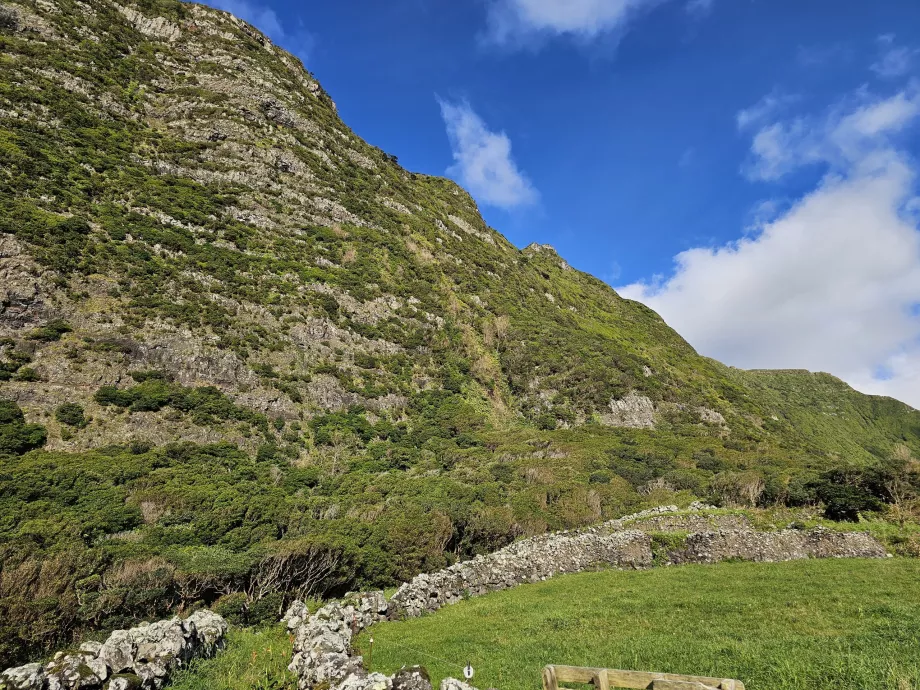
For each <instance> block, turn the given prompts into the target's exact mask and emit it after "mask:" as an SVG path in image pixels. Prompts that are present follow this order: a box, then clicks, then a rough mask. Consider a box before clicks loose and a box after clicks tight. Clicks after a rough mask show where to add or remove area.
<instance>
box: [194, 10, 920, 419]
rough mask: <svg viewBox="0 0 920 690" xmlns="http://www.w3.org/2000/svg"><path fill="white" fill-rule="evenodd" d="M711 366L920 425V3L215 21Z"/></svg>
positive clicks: (313, 13) (272, 13) (301, 14)
mask: <svg viewBox="0 0 920 690" xmlns="http://www.w3.org/2000/svg"><path fill="white" fill-rule="evenodd" d="M211 4H213V5H215V6H218V7H221V8H223V9H227V10H229V11H232V12H233V13H234V14H237V15H238V16H241V17H242V18H244V19H247V20H249V21H251V22H252V23H254V24H255V25H256V26H258V27H259V28H260V29H262V30H263V31H265V32H266V33H268V34H269V36H271V37H272V38H273V40H274V41H275V42H276V43H278V44H279V45H281V46H283V47H285V48H287V49H288V50H290V51H291V52H294V53H295V54H297V55H299V56H300V57H301V58H302V59H303V60H304V62H305V64H306V66H307V67H308V69H310V70H311V71H312V72H313V73H314V74H315V75H316V76H317V78H318V79H319V80H320V81H321V82H322V83H323V85H324V87H325V88H326V90H327V91H328V92H329V93H330V94H331V95H332V97H333V98H334V99H335V101H336V103H337V104H338V107H339V112H340V114H341V115H342V118H343V119H344V120H345V122H346V123H348V125H349V126H351V127H352V128H353V129H354V130H355V131H356V132H357V133H358V134H359V135H360V136H362V137H363V138H364V139H366V140H367V141H369V142H371V143H373V144H375V145H377V146H380V147H381V148H383V149H384V150H386V151H388V152H390V153H392V154H395V155H397V156H398V157H399V160H400V163H401V164H402V165H404V166H405V167H406V168H408V169H410V170H415V171H419V172H425V173H430V174H448V175H450V176H452V177H454V178H455V179H457V180H458V181H459V182H461V183H462V184H464V186H466V187H467V188H468V189H469V190H470V191H471V192H472V193H473V195H474V196H475V197H476V198H477V200H478V201H479V203H480V207H481V209H482V211H483V214H484V216H485V218H486V220H487V222H488V223H489V224H490V225H492V226H493V227H495V228H496V229H497V230H499V231H500V232H502V233H503V234H505V235H506V236H507V237H508V238H509V239H510V240H512V241H513V242H514V243H515V244H517V245H519V246H524V245H526V244H529V243H530V242H541V243H549V244H552V245H553V246H554V247H556V248H557V250H558V251H559V253H560V254H561V255H563V256H564V257H565V258H566V259H567V260H568V261H569V262H570V263H571V264H573V265H574V266H576V267H578V268H580V269H582V270H585V271H588V272H590V273H593V274H595V275H597V276H599V277H601V278H603V279H605V280H607V281H608V282H610V283H611V285H613V286H614V287H616V288H618V289H619V290H620V291H621V292H622V293H623V294H624V295H627V296H629V297H633V298H636V299H641V300H642V301H645V302H646V303H648V304H649V305H650V306H652V307H653V308H655V309H656V310H658V311H659V312H660V313H661V314H662V315H663V316H664V317H665V319H666V320H668V322H669V323H671V324H672V325H673V326H675V327H676V328H677V329H678V331H679V332H681V333H682V334H683V335H684V336H685V337H686V338H687V339H688V340H690V342H691V343H692V344H693V345H694V346H695V347H696V348H697V349H698V350H699V351H701V352H702V353H703V354H706V355H710V356H714V357H717V358H719V359H721V360H723V361H726V362H727V363H730V364H736V365H738V366H745V367H789V368H792V367H795V368H809V369H817V370H824V371H831V372H832V373H835V374H837V375H839V376H841V377H843V378H845V379H846V380H848V381H849V382H851V383H852V384H854V385H856V386H857V387H859V388H860V389H862V390H866V391H869V392H878V393H885V394H891V395H894V396H896V397H899V398H901V399H904V400H906V401H908V402H910V403H912V404H913V405H915V406H917V407H920V307H918V305H920V231H918V215H920V201H918V200H917V186H916V172H917V171H918V163H917V157H918V155H920V126H918V125H920V2H918V0H452V1H449V0H387V1H386V2H383V1H381V0H340V1H339V2H335V3H331V2H291V1H290V0H213V1H212V3H211Z"/></svg>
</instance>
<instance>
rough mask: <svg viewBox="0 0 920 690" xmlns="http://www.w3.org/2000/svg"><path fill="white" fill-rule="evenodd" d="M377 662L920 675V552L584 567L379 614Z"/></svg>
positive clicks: (897, 682)
mask: <svg viewBox="0 0 920 690" xmlns="http://www.w3.org/2000/svg"><path fill="white" fill-rule="evenodd" d="M370 635H373V637H374V649H373V661H372V663H373V670H375V671H384V672H387V673H390V672H393V671H395V670H397V669H398V668H400V667H401V666H403V665H411V664H421V665H424V666H426V667H427V668H428V669H429V671H430V672H431V674H432V679H433V680H435V681H438V680H440V679H441V678H443V677H446V676H449V675H451V676H454V677H460V674H461V672H462V666H463V665H464V664H465V663H466V662H467V661H472V662H473V666H474V668H475V669H476V677H475V683H474V684H475V685H476V686H477V687H480V688H488V687H496V688H500V690H534V689H535V688H538V687H539V685H540V670H541V668H542V667H543V666H544V665H545V664H549V663H556V664H571V665H576V666H605V667H610V668H627V669H636V670H648V671H663V672H673V673H687V674H696V675H708V676H719V677H733V678H738V679H741V680H743V681H744V682H745V683H746V685H747V687H748V688H749V690H787V689H788V690H793V689H795V690H809V689H814V690H818V689H819V688H820V689H821V690H825V689H826V688H835V690H857V689H859V690H863V689H870V688H871V689H873V690H875V689H880V688H895V689H897V690H905V689H908V688H918V687H920V562H918V561H914V560H907V559H888V560H883V561H869V560H825V561H817V560H810V561H797V562H792V563H779V564H753V563H725V564H720V565H714V566H683V567H677V568H661V569H653V570H649V571H644V572H617V571H609V572H601V573H584V574H579V575H571V576H566V577H560V578H556V579H553V580H550V581H547V582H544V583H540V584H536V585H525V586H523V587H519V588H517V589H513V590H508V591H505V592H500V593H496V594H492V595H489V596H486V597H482V598H477V599H471V600H469V601H466V602H462V603H460V604H457V605H455V606H451V607H448V608H445V609H443V610H442V611H440V612H439V613H437V614H435V615H431V616H427V617H424V618H419V619H414V620H409V621H404V622H396V623H385V624H381V625H377V626H375V627H374V628H372V629H371V631H370V632H369V633H365V634H364V635H363V636H362V637H361V638H360V639H359V640H358V646H359V647H360V648H361V649H362V650H363V651H364V653H365V657H367V652H368V651H369V646H370V645H369V637H370Z"/></svg>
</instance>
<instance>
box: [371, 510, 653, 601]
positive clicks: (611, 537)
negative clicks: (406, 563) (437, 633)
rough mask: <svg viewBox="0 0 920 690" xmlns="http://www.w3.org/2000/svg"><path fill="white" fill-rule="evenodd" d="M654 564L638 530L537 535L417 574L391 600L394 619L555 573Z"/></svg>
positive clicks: (647, 543)
mask: <svg viewBox="0 0 920 690" xmlns="http://www.w3.org/2000/svg"><path fill="white" fill-rule="evenodd" d="M651 563H652V551H651V540H650V538H649V537H648V535H646V534H644V533H643V532H639V531H637V530H626V531H622V532H607V530H606V529H605V528H604V527H603V526H602V527H597V528H594V529H589V530H583V531H579V532H572V533H569V532H557V533H555V534H548V535H545V536H540V537H532V538H531V539H524V540H522V541H519V542H515V543H514V544H511V545H510V546H507V547H505V548H504V549H501V550H499V551H496V552H495V553H491V554H489V555H487V556H477V557H476V558H474V559H473V560H471V561H465V562H463V563H456V564H454V565H452V566H450V567H449V568H445V569H444V570H440V571H438V572H436V573H431V574H422V575H418V576H416V577H415V578H413V579H412V580H411V581H410V582H407V583H405V584H403V585H402V586H401V587H400V588H399V589H398V590H397V591H396V593H395V594H394V595H393V597H392V599H390V606H389V616H390V618H399V617H404V616H405V617H414V616H419V615H421V614H423V613H427V612H430V611H436V610H437V609H439V608H441V607H442V606H444V605H446V604H453V603H455V602H458V601H460V600H461V599H464V598H466V597H476V596H481V595H483V594H487V593H489V592H495V591H498V590H501V589H508V588H509V587H515V586H517V585H520V584H523V583H525V582H539V581H541V580H545V579H547V578H550V577H553V576H554V575H561V574H565V573H577V572H581V571H584V570H588V569H591V568H595V567H611V566H612V567H616V568H645V567H648V566H649V565H651Z"/></svg>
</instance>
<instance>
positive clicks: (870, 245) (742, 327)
mask: <svg viewBox="0 0 920 690" xmlns="http://www.w3.org/2000/svg"><path fill="white" fill-rule="evenodd" d="M918 120H920V96H918V95H917V93H916V92H915V91H911V90H909V89H908V90H905V91H902V92H900V93H897V94H895V95H893V96H891V97H889V98H884V99H883V98H875V99H873V98H870V97H869V96H868V95H867V94H866V93H864V92H860V93H857V94H855V95H854V96H853V97H852V98H850V99H848V100H847V101H846V102H845V103H842V104H839V105H838V106H836V107H834V108H832V109H830V110H829V111H828V113H826V114H825V116H823V117H821V118H800V119H798V120H793V121H792V122H782V121H780V122H773V123H771V124H765V125H764V126H763V127H762V128H761V130H760V131H758V132H757V134H756V135H755V136H754V138H753V143H752V155H753V157H754V159H755V164H757V165H760V166H761V167H760V168H759V170H760V171H761V172H767V173H769V174H766V175H761V177H763V178H765V179H774V178H776V177H779V176H781V175H782V174H784V173H786V172H789V171H792V170H794V169H796V168H797V167H799V166H801V165H807V164H817V163H822V164H824V165H825V166H827V170H828V172H827V173H826V175H825V176H824V178H823V179H822V180H821V182H820V183H819V184H818V185H817V186H816V188H814V189H812V190H811V191H810V192H808V193H807V194H805V195H803V196H802V197H801V198H799V199H798V200H796V201H795V202H794V203H793V204H792V205H791V206H789V207H788V208H787V209H785V210H781V211H780V214H779V216H777V217H775V218H773V219H770V220H765V221H764V222H763V223H762V224H761V225H760V226H759V228H757V229H756V234H754V235H753V236H748V237H743V238H742V239H740V240H737V241H735V242H732V243H729V244H726V245H724V246H720V247H715V248H707V247H700V248H695V249H691V250H689V251H685V252H682V253H681V254H679V255H678V256H677V257H675V263H676V268H675V271H674V274H673V275H672V276H671V277H670V278H668V279H665V280H661V279H659V280H657V281H652V282H650V283H635V284H633V285H629V286H626V287H625V288H622V289H621V290H620V292H621V293H622V294H623V295H624V296H625V297H630V298H633V299H638V300H640V301H642V302H645V303H646V304H648V305H649V306H651V307H652V308H653V309H656V310H657V311H658V312H659V313H661V315H662V316H663V317H664V318H665V319H666V320H667V321H668V322H669V323H670V324H671V325H672V326H674V327H675V328H676V329H677V330H678V332H680V333H682V334H683V335H684V336H685V337H687V338H688V340H689V341H690V342H691V343H692V344H693V345H695V346H696V347H697V348H698V349H699V350H700V351H701V352H702V353H703V354H706V355H709V356H713V357H717V358H719V359H721V360H723V361H725V362H727V363H730V364H734V365H736V366H742V367H750V368H766V367H776V368H807V369H811V370H818V371H830V372H831V373H833V374H836V375H838V376H841V377H842V378H844V379H845V380H847V381H848V382H850V383H851V384H853V385H855V386H857V387H859V388H860V389H862V390H865V391H867V392H872V393H879V394H886V395H892V396H895V397H898V398H900V399H902V400H905V401H906V402H908V403H910V404H912V405H914V406H915V407H918V408H920V310H918V308H917V306H916V305H917V304H918V303H920V225H918V221H920V218H918V216H917V215H916V214H912V213H911V212H910V208H911V207H914V206H915V205H916V204H917V203H918V202H917V198H916V181H917V170H916V169H915V167H914V166H915V163H914V161H913V160H912V159H911V157H910V156H909V155H907V154H906V153H905V152H903V151H902V150H901V149H900V148H899V146H898V142H897V137H895V136H894V135H895V134H897V133H898V132H901V131H903V130H904V129H905V128H907V127H908V126H911V125H915V124H916V123H917V122H918ZM880 372H884V375H881V373H880Z"/></svg>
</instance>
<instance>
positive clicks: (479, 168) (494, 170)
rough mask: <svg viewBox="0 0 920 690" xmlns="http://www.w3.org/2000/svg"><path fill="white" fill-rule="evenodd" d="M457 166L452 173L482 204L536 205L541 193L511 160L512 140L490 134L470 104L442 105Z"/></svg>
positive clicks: (442, 103) (512, 206)
mask: <svg viewBox="0 0 920 690" xmlns="http://www.w3.org/2000/svg"><path fill="white" fill-rule="evenodd" d="M438 102H439V103H440V105H441V115H442V117H443V118H444V124H445V125H446V126H447V136H448V137H449V138H450V145H451V149H452V150H453V154H454V161H455V164H454V165H453V166H451V167H450V168H449V169H448V171H447V172H448V174H449V175H452V176H454V177H456V178H458V180H459V181H460V183H461V184H463V186H464V187H466V188H467V189H469V191H470V193H471V194H472V195H473V196H474V197H476V198H477V199H479V200H480V201H482V202H484V203H486V204H489V205H491V206H498V207H499V208H504V209H510V208H514V207H518V206H526V205H528V204H533V203H535V202H536V200H537V197H538V195H537V191H536V190H535V189H534V187H533V185H532V184H531V183H530V181H529V180H528V179H527V177H526V176H525V175H524V174H523V173H522V172H521V171H520V170H519V169H518V167H517V164H515V162H514V159H513V158H512V157H511V140H510V139H509V138H508V136H507V135H506V134H505V133H504V132H493V131H491V130H489V128H488V127H487V126H486V124H485V123H484V122H483V121H482V118H480V117H479V116H478V115H477V114H476V113H475V112H473V109H472V108H471V107H470V105H469V103H467V102H465V101H461V102H458V103H450V102H447V101H443V100H440V99H439V101H438Z"/></svg>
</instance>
